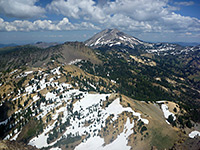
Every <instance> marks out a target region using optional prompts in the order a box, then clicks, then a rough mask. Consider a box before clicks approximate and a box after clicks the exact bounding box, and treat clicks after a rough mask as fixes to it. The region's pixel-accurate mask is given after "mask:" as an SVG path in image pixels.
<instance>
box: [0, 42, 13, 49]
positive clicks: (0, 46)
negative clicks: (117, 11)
mask: <svg viewBox="0 0 200 150" xmlns="http://www.w3.org/2000/svg"><path fill="white" fill-rule="evenodd" d="M13 46H17V44H14V43H11V44H1V43H0V48H3V47H13Z"/></svg>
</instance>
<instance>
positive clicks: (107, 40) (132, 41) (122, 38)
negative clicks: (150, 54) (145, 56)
mask: <svg viewBox="0 0 200 150" xmlns="http://www.w3.org/2000/svg"><path fill="white" fill-rule="evenodd" d="M85 44H86V45H87V46H91V47H94V48H98V47H101V46H110V47H111V46H113V45H125V46H129V47H132V48H134V46H135V45H140V44H143V45H147V44H148V43H145V42H143V41H141V40H139V39H137V38H135V37H133V36H130V35H127V34H125V33H123V32H121V31H119V30H117V29H105V30H103V31H101V32H99V33H97V34H96V35H94V36H93V37H92V38H90V39H88V40H87V41H85Z"/></svg>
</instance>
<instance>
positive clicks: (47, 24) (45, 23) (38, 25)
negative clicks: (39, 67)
mask: <svg viewBox="0 0 200 150" xmlns="http://www.w3.org/2000/svg"><path fill="white" fill-rule="evenodd" d="M91 29H99V28H98V27H96V26H95V25H93V24H92V23H89V22H82V23H80V24H77V23H74V24H72V23H71V22H70V21H69V20H68V19H67V18H63V19H62V20H61V21H59V22H58V23H56V22H52V21H51V20H36V21H34V22H30V21H27V20H24V21H21V20H15V21H13V22H7V21H4V20H3V19H2V18H0V31H41V30H42V31H48V30H49V31H61V30H91Z"/></svg>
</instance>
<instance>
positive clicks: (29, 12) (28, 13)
mask: <svg viewBox="0 0 200 150" xmlns="http://www.w3.org/2000/svg"><path fill="white" fill-rule="evenodd" d="M37 1H38V0H0V13H1V14H5V15H6V16H9V17H15V18H23V19H27V18H33V17H41V16H44V13H45V9H44V8H42V7H39V6H36V5H35V3H36V2H37Z"/></svg>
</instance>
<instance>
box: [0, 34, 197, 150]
mask: <svg viewBox="0 0 200 150" xmlns="http://www.w3.org/2000/svg"><path fill="white" fill-rule="evenodd" d="M108 32H111V30H107V31H106V32H105V35H102V36H105V37H107V36H108V35H107V34H108ZM112 32H114V33H112V34H113V38H112V37H110V39H113V41H115V39H116V38H117V37H121V36H125V35H124V34H123V33H120V34H118V32H119V31H117V30H114V31H112ZM107 38H108V37H107ZM97 40H98V39H97ZM103 40H104V39H103ZM132 40H134V39H132ZM88 41H89V40H88ZM136 41H137V40H136ZM102 42H103V41H102ZM116 42H118V41H116ZM124 42H125V43H124V44H128V43H126V41H124ZM142 43H144V42H142V41H140V42H135V44H134V45H132V46H134V49H133V48H131V50H130V49H129V50H130V51H126V49H124V48H125V47H129V45H125V46H122V45H120V46H119V45H111V46H109V45H107V46H104V45H103V46H102V45H98V44H97V45H98V46H99V47H98V49H91V48H88V47H87V46H85V45H84V44H83V43H79V42H68V43H64V44H61V45H57V46H55V47H50V48H47V49H39V48H36V47H31V46H22V47H15V49H7V51H5V49H3V50H4V51H3V52H2V51H1V52H2V53H1V54H0V57H1V58H2V59H3V60H1V59H0V61H2V62H3V63H4V66H2V67H1V70H2V72H0V114H1V115H0V138H1V139H2V140H9V141H14V142H12V143H15V144H16V143H19V144H18V146H20V145H21V143H24V144H25V145H31V146H33V147H35V148H38V149H51V150H55V149H56V150H60V149H63V150H65V149H67V150H68V149H81V150H84V149H87V150H88V149H91V150H93V149H128V150H129V149H136V150H137V149H138V150H140V149H171V148H172V149H183V148H184V149H188V148H190V147H192V148H193V149H199V148H200V147H199V144H198V142H199V135H200V132H199V131H200V124H199V121H200V118H199V112H200V110H199V108H200V107H199V99H200V94H199V72H200V71H199V65H198V64H199V55H198V54H199V50H195V51H189V52H188V54H186V53H182V54H179V55H176V56H174V55H166V56H163V55H160V56H159V55H156V54H152V53H148V52H147V51H142V52H141V51H140V49H137V48H138V46H139V45H140V44H142ZM129 44H130V43H129ZM147 44H148V43H147ZM97 45H96V46H97ZM102 47H104V50H102V49H101V48H102ZM140 48H142V47H140ZM127 49H128V48H127ZM135 49H137V50H138V52H140V53H138V54H137V55H134V53H132V52H131V51H133V50H135ZM23 58H24V59H23ZM6 60H7V61H8V62H6ZM9 141H7V142H6V141H3V143H4V144H3V145H4V147H6V143H9ZM11 145H12V144H11ZM22 145H23V144H22ZM18 146H16V147H18Z"/></svg>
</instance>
